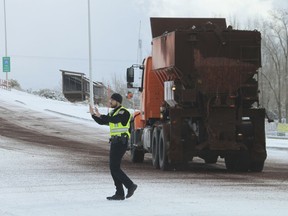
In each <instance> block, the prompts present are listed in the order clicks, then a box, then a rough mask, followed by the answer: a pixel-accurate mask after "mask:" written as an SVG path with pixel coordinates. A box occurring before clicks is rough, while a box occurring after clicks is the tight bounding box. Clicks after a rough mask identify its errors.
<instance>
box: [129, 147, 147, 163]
mask: <svg viewBox="0 0 288 216" xmlns="http://www.w3.org/2000/svg"><path fill="white" fill-rule="evenodd" d="M131 161H132V162H133V163H143V161H144V151H143V150H140V149H137V148H135V147H133V146H132V148H131Z"/></svg>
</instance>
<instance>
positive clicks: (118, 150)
mask: <svg viewBox="0 0 288 216" xmlns="http://www.w3.org/2000/svg"><path fill="white" fill-rule="evenodd" d="M110 143H111V146H110V172H111V175H112V178H113V180H114V185H115V186H116V194H117V195H121V196H124V189H123V185H124V186H125V187H126V188H130V187H131V186H132V185H133V182H132V181H131V179H130V178H129V177H128V176H127V175H126V174H125V173H124V172H123V171H122V169H121V167H120V165H121V160H122V157H123V155H124V154H125V152H126V150H127V145H128V140H127V139H125V140H123V139H121V138H119V139H112V140H111V142H110Z"/></svg>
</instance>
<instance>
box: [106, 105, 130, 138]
mask: <svg viewBox="0 0 288 216" xmlns="http://www.w3.org/2000/svg"><path fill="white" fill-rule="evenodd" d="M123 109H124V110H126V111H128V110H127V109H126V108H125V107H123V106H121V107H120V108H119V109H118V110H117V111H116V112H115V113H113V115H112V114H111V113H112V112H113V111H112V112H110V113H109V115H110V116H115V115H117V114H118V113H119V111H120V110H123ZM128 112H129V111H128ZM130 119H131V117H130V118H129V120H128V122H127V124H126V125H122V123H121V122H118V123H112V122H109V127H110V136H111V137H112V136H121V134H124V133H126V134H127V135H128V137H130V132H129V128H130Z"/></svg>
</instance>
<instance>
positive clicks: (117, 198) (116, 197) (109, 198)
mask: <svg viewBox="0 0 288 216" xmlns="http://www.w3.org/2000/svg"><path fill="white" fill-rule="evenodd" d="M124 199H125V197H124V196H121V195H118V194H115V195H113V196H110V197H107V200H124Z"/></svg>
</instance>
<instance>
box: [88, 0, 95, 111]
mask: <svg viewBox="0 0 288 216" xmlns="http://www.w3.org/2000/svg"><path fill="white" fill-rule="evenodd" d="M88 43H89V79H90V81H89V84H90V105H91V107H94V89H93V75H92V49H91V22H90V0H88Z"/></svg>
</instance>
